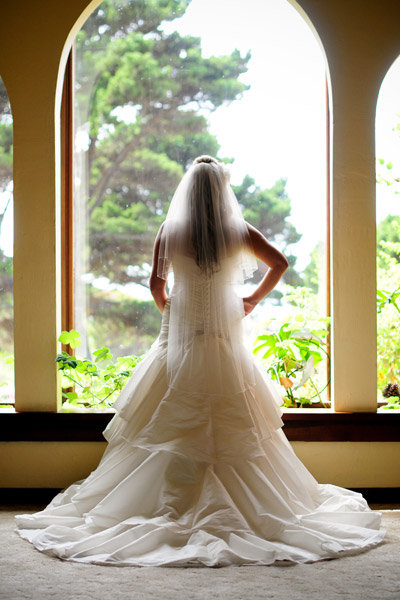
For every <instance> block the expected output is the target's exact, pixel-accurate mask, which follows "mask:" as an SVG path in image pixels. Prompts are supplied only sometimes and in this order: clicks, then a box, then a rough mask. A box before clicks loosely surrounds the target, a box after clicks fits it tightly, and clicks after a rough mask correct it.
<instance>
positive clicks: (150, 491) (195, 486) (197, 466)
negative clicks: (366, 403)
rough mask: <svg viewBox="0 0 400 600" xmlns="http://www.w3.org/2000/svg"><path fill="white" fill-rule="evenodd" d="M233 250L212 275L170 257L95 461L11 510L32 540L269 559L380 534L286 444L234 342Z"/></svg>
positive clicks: (188, 558)
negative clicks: (163, 287) (164, 295)
mask: <svg viewBox="0 0 400 600" xmlns="http://www.w3.org/2000/svg"><path fill="white" fill-rule="evenodd" d="M229 260H230V259H224V265H223V266H222V268H221V270H220V271H219V272H218V273H216V274H215V275H214V276H212V277H211V278H206V277H205V276H203V275H202V273H201V271H200V270H199V269H198V267H197V266H196V264H195V262H194V260H193V259H191V258H190V257H185V256H180V257H177V258H176V260H175V261H174V263H173V269H174V276H175V283H174V287H173V291H172V293H171V299H170V300H168V302H167V304H166V307H165V310H164V313H163V318H162V326H161V332H160V335H159V337H158V339H157V340H156V341H155V342H154V344H153V346H152V347H151V349H150V350H149V352H148V353H147V355H146V357H145V358H144V359H143V360H142V361H141V362H140V363H139V364H138V366H137V367H136V368H135V370H134V373H133V375H132V377H131V378H130V380H129V381H128V383H127V384H126V386H125V388H124V389H123V390H122V392H121V394H120V396H119V398H118V399H117V401H116V403H115V408H116V414H115V415H114V417H113V418H112V420H111V421H110V423H109V425H108V426H107V428H106V429H105V430H104V432H103V435H104V437H105V438H106V440H107V441H108V445H107V448H106V450H105V452H104V455H103V457H102V459H101V461H100V463H99V465H98V466H97V468H96V469H95V470H94V471H93V472H92V473H90V475H89V476H88V477H87V478H86V479H83V480H80V481H77V482H75V483H73V484H72V485H70V486H69V487H67V488H66V489H65V490H63V491H62V492H60V493H59V494H57V496H55V498H54V499H53V500H52V501H51V502H50V504H49V505H48V506H47V507H46V508H45V509H44V510H42V511H40V512H37V513H34V514H25V515H18V516H17V517H16V522H17V531H18V533H19V534H20V535H21V536H22V537H23V538H25V539H26V540H29V541H30V542H31V543H32V544H33V545H34V546H35V547H36V548H37V549H38V550H40V551H42V552H45V553H47V554H49V555H53V556H56V557H59V558H61V559H64V560H69V561H76V562H81V563H95V564H100V565H102V564H104V565H118V566H155V565H157V566H159V565H164V566H209V567H211V566H224V565H230V564H236V565H270V564H272V563H274V562H276V561H278V562H277V564H279V562H280V561H290V562H293V563H307V562H314V561H318V560H322V559H330V558H336V557H338V556H342V555H344V554H346V553H354V552H357V551H360V550H362V549H365V548H369V547H372V546H375V545H377V544H378V543H379V542H381V540H382V539H383V538H384V536H385V533H386V531H385V530H383V529H380V522H381V513H379V512H374V511H372V510H371V509H370V508H369V506H368V504H367V502H366V500H365V499H364V498H363V496H362V495H361V494H359V493H356V492H353V491H349V490H347V489H345V488H342V487H338V486H336V485H331V484H319V483H318V482H317V481H316V479H315V478H314V477H313V476H312V475H311V473H310V472H309V471H308V470H307V469H306V467H305V466H304V465H303V464H302V462H301V461H300V460H299V459H298V458H297V456H296V455H295V453H294V451H293V450H292V447H291V445H290V444H289V442H288V440H287V438H286V436H285V435H284V433H283V431H282V429H281V427H282V425H283V421H282V419H281V415H282V411H281V408H280V404H281V403H282V401H281V398H280V396H279V393H278V391H277V389H276V388H275V387H274V384H273V383H272V382H271V381H270V379H269V378H268V377H267V376H266V373H265V370H264V369H263V368H262V366H261V365H260V364H258V362H257V361H256V360H255V359H254V358H253V356H252V355H251V353H250V352H249V351H248V350H247V349H246V348H245V347H244V346H243V342H242V338H241V335H242V333H241V328H242V320H243V316H244V313H243V302H242V301H241V299H240V298H239V297H238V296H235V295H234V294H233V289H232V286H231V285H230V282H229V272H230V269H229ZM227 265H228V267H227ZM228 296H229V298H230V300H229V301H228ZM224 298H225V299H226V300H227V302H226V304H225V303H224ZM232 298H233V300H232ZM227 306H229V307H230V309H229V311H227V310H226V307H227ZM227 313H229V314H227ZM182 323H184V324H185V327H184V328H181V327H180V326H181V325H182Z"/></svg>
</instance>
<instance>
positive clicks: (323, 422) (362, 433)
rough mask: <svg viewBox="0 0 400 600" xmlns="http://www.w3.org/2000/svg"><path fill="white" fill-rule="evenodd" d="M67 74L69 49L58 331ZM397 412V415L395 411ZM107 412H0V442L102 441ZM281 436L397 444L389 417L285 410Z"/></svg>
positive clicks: (69, 312)
mask: <svg viewBox="0 0 400 600" xmlns="http://www.w3.org/2000/svg"><path fill="white" fill-rule="evenodd" d="M73 74H74V49H73V48H72V50H71V53H70V56H69V58H68V62H67V66H66V71H65V79H64V88H63V99H62V109H61V158H62V165H61V166H62V169H61V171H62V174H61V177H62V179H61V182H62V206H61V209H62V222H63V231H62V264H63V269H62V298H63V306H62V327H63V329H71V328H72V327H73V254H72V251H73ZM327 108H328V112H327V284H328V294H327V312H328V314H330V293H329V290H330V286H329V280H330V261H329V257H330V222H329V215H330V210H329V208H330V206H329V205H330V156H329V152H330V144H329V140H330V138H329V133H330V132H329V102H328V90H327ZM399 412H400V411H399ZM112 417H113V413H111V414H110V413H61V412H18V413H4V414H3V415H2V418H1V423H2V427H1V429H0V441H41V442H46V441H97V442H98V441H104V438H103V436H102V431H103V430H104V429H105V427H106V426H107V424H108V423H109V421H110V419H111V418H112ZM282 419H283V421H284V432H285V434H286V436H287V438H288V439H289V440H290V441H387V442H391V441H400V428H399V427H398V421H397V420H396V417H395V415H394V414H393V413H392V412H391V413H390V414H389V413H374V412H372V413H371V412H335V411H334V409H320V408H319V409H312V408H306V409H288V410H286V411H284V413H283V416H282Z"/></svg>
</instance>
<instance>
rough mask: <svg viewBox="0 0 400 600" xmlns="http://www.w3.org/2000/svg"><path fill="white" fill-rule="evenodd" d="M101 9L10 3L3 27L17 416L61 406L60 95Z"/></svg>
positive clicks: (35, 0)
mask: <svg viewBox="0 0 400 600" xmlns="http://www.w3.org/2000/svg"><path fill="white" fill-rule="evenodd" d="M99 3H100V0H93V2H88V0H71V1H70V2H68V3H67V4H66V3H57V2H56V3H50V4H49V3H48V2H47V0H30V2H29V3H28V2H26V3H24V6H23V11H21V6H20V3H19V2H15V3H9V4H8V5H7V7H5V10H4V13H3V15H2V16H3V18H2V20H1V22H0V73H1V75H2V77H3V80H4V83H5V85H6V87H7V90H8V94H9V99H10V104H11V110H12V113H13V124H14V169H13V173H14V240H15V244H14V246H15V247H14V345H15V396H16V399H15V406H16V410H17V411H29V410H35V411H38V410H39V411H55V410H57V408H58V407H59V406H60V400H61V398H60V385H59V382H58V377H57V371H56V368H55V364H54V361H55V357H56V354H57V352H58V351H59V349H60V348H59V343H58V342H57V337H58V335H59V333H60V326H61V319H60V314H61V311H60V308H61V259H60V234H61V223H60V143H59V142H60V140H59V138H60V104H61V91H62V81H63V75H64V69H65V63H66V60H67V55H68V51H69V48H70V45H71V43H72V39H73V37H74V35H75V34H76V32H77V31H78V30H79V28H80V26H81V25H82V23H83V22H84V21H85V20H86V18H87V17H88V15H89V14H90V13H91V12H92V10H94V8H95V7H96V6H97V5H98V4H99ZM15 31H18V43H15ZM16 74H18V76H16Z"/></svg>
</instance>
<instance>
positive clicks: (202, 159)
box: [193, 154, 218, 165]
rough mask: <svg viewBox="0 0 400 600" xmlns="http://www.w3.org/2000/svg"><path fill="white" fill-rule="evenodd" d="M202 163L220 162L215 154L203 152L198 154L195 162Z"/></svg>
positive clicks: (195, 163)
mask: <svg viewBox="0 0 400 600" xmlns="http://www.w3.org/2000/svg"><path fill="white" fill-rule="evenodd" d="M200 163H215V164H216V165H217V164H218V161H217V159H216V158H214V157H213V156H209V155H208V154H203V155H202V156H198V157H197V158H195V159H194V161H193V164H194V165H198V164H200Z"/></svg>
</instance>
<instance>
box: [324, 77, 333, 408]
mask: <svg viewBox="0 0 400 600" xmlns="http://www.w3.org/2000/svg"><path fill="white" fill-rule="evenodd" d="M325 98H326V100H325V102H326V252H325V261H326V263H325V264H326V316H327V317H330V316H331V114H330V107H329V89H328V78H327V76H325ZM326 346H327V350H328V354H329V356H332V352H331V349H332V348H331V324H329V326H328V335H327V338H326ZM326 374H327V378H328V381H329V383H328V387H327V390H326V392H327V397H328V399H329V401H332V394H331V375H332V367H331V361H329V360H328V361H327V373H326Z"/></svg>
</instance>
